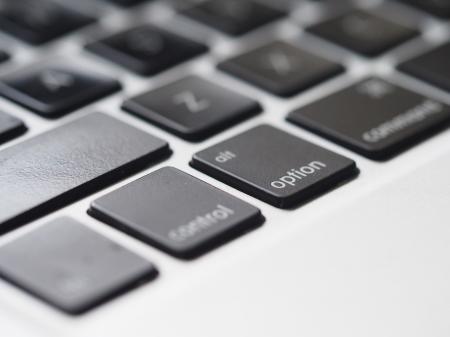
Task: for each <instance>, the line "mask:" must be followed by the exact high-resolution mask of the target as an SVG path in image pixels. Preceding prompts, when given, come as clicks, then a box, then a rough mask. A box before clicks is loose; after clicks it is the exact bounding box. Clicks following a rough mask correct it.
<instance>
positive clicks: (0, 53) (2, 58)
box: [0, 50, 10, 63]
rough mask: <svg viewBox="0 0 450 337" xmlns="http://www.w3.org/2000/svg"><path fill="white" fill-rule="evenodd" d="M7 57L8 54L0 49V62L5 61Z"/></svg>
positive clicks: (8, 57)
mask: <svg viewBox="0 0 450 337" xmlns="http://www.w3.org/2000/svg"><path fill="white" fill-rule="evenodd" d="M9 59H10V56H9V54H8V53H6V52H4V51H3V50H0V63H3V62H6V61H8V60H9Z"/></svg>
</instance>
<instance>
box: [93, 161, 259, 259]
mask: <svg viewBox="0 0 450 337" xmlns="http://www.w3.org/2000/svg"><path fill="white" fill-rule="evenodd" d="M89 213H90V214H91V215H92V216H94V217H96V218H98V219H100V220H102V221H105V222H106V223H108V224H110V225H111V226H114V227H117V228H119V229H120V230H123V231H125V232H127V233H129V234H131V235H133V236H135V237H137V238H139V239H141V240H143V241H145V242H147V243H149V244H151V245H154V246H156V247H158V248H160V249H162V250H164V251H166V252H168V253H169V254H172V255H174V256H176V257H179V258H184V259H190V258H194V257H197V256H198V255H200V254H202V253H204V252H206V251H208V250H210V249H212V248H214V247H216V246H217V245H219V244H221V243H223V242H225V241H227V240H229V239H230V238H233V237H235V236H237V235H239V234H242V233H244V232H246V231H248V230H250V229H252V228H254V227H256V226H259V225H261V224H262V221H263V218H262V215H261V213H260V211H259V210H258V209H257V208H255V207H253V206H251V205H249V204H247V203H245V202H243V201H241V200H239V199H237V198H235V197H233V196H231V195H229V194H227V193H225V192H222V191H220V190H218V189H217V188H215V187H213V186H211V185H209V184H207V183H204V182H202V181H201V180H198V179H197V178H194V177H192V176H190V175H188V174H186V173H184V172H182V171H179V170H177V169H175V168H170V167H166V168H163V169H160V170H158V171H156V172H153V173H151V174H149V175H147V176H145V177H143V178H141V179H139V180H137V181H134V182H132V183H131V184H129V185H126V186H125V187H122V188H121V189H119V190H117V191H115V192H112V193H110V194H108V195H106V196H104V197H102V198H100V199H98V200H96V201H94V203H93V204H92V206H91V209H90V211H89Z"/></svg>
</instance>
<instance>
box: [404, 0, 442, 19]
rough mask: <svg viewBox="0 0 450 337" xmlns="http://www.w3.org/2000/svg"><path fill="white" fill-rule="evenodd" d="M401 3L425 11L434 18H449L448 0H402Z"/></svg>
mask: <svg viewBox="0 0 450 337" xmlns="http://www.w3.org/2000/svg"><path fill="white" fill-rule="evenodd" d="M402 1H403V2H405V3H407V4H409V5H411V6H415V7H417V8H420V9H422V10H424V11H427V12H428V13H430V14H433V15H435V16H438V17H441V18H444V19H449V18H450V1H448V0H402Z"/></svg>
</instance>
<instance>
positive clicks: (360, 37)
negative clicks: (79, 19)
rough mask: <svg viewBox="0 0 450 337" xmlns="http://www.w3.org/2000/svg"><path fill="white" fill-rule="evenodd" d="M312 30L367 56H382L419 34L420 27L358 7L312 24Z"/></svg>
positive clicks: (310, 29)
mask: <svg viewBox="0 0 450 337" xmlns="http://www.w3.org/2000/svg"><path fill="white" fill-rule="evenodd" d="M308 31H309V32H310V33H313V34H315V35H318V36H320V37H322V38H324V39H326V40H329V41H331V42H333V43H336V44H338V45H340V46H341V47H345V48H348V49H351V50H353V51H355V52H357V53H360V54H363V55H365V56H369V57H374V56H378V55H380V54H382V53H384V52H386V51H387V50H389V49H391V48H394V47H396V46H397V45H399V44H401V43H403V42H406V41H407V40H409V39H411V38H413V37H415V36H417V35H418V34H419V33H418V31H417V30H415V29H412V28H408V27H405V26H403V25H401V24H399V23H395V22H392V21H389V20H386V19H384V18H382V17H380V16H378V15H375V14H373V13H371V12H368V11H363V10H354V11H351V12H349V13H346V14H344V15H341V16H339V17H337V18H333V19H330V20H328V21H325V22H321V23H319V24H316V25H314V26H312V27H309V28H308Z"/></svg>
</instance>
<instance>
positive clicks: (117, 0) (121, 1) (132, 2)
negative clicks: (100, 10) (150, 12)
mask: <svg viewBox="0 0 450 337" xmlns="http://www.w3.org/2000/svg"><path fill="white" fill-rule="evenodd" d="M104 1H108V2H111V3H112V4H115V5H118V6H121V7H131V6H136V5H139V4H142V3H144V2H148V1H149V0H104Z"/></svg>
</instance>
